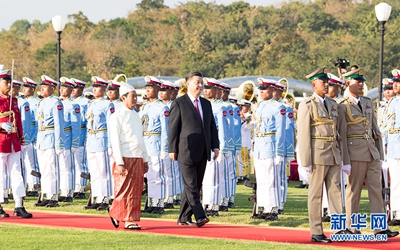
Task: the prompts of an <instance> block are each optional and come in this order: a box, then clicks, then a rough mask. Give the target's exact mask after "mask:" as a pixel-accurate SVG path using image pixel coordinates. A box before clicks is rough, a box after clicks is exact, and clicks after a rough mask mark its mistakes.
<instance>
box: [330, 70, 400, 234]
mask: <svg viewBox="0 0 400 250" xmlns="http://www.w3.org/2000/svg"><path fill="white" fill-rule="evenodd" d="M343 77H345V79H346V86H347V89H348V91H349V92H348V93H345V94H344V96H343V98H342V99H340V100H339V101H338V102H339V104H341V105H340V106H339V107H340V109H342V110H343V113H345V114H346V115H345V118H346V123H347V126H343V127H342V126H341V129H340V131H339V134H340V135H341V137H342V140H343V142H342V144H343V162H344V164H345V165H346V164H350V165H351V175H349V181H348V184H347V189H346V214H347V227H348V228H350V223H351V220H350V216H351V215H352V214H354V213H358V212H359V207H360V198H361V191H362V188H363V183H364V182H365V183H366V186H367V188H368V197H369V203H370V211H371V213H384V212H385V210H384V206H383V200H382V183H381V161H383V160H384V153H383V147H382V138H381V133H380V131H379V127H378V123H377V120H376V117H375V113H374V108H373V104H372V101H371V99H369V98H368V97H365V96H362V93H363V88H364V81H365V78H364V70H363V69H356V70H352V71H350V72H347V73H346V74H343ZM330 198H331V197H329V201H331V199H330ZM331 212H332V211H331ZM352 231H353V233H359V232H357V231H356V229H353V230H352ZM374 232H375V234H386V235H387V236H388V237H394V236H396V235H398V234H399V233H398V232H392V231H390V230H389V229H387V230H383V231H382V230H380V229H375V230H374Z"/></svg>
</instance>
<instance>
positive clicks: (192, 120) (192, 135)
mask: <svg viewBox="0 0 400 250" xmlns="http://www.w3.org/2000/svg"><path fill="white" fill-rule="evenodd" d="M199 100H200V103H201V107H202V110H203V121H201V118H200V117H199V115H198V114H197V111H196V108H195V107H194V105H193V103H192V101H191V100H190V98H189V96H188V95H187V94H185V95H183V96H181V97H179V98H177V99H176V100H175V101H174V102H172V105H171V109H170V114H169V121H168V152H169V153H177V154H178V161H179V162H184V163H192V162H199V161H200V160H201V159H202V157H203V156H204V153H206V155H207V159H208V160H210V159H211V150H212V149H214V148H219V141H218V132H217V128H216V125H215V120H214V116H213V113H212V108H211V103H210V102H209V101H208V100H206V99H204V98H202V97H199ZM204 150H206V152H204Z"/></svg>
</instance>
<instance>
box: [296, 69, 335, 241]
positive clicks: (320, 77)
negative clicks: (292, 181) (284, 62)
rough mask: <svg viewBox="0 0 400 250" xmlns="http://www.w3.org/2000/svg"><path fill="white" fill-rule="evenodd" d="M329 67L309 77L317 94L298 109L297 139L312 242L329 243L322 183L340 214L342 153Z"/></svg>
mask: <svg viewBox="0 0 400 250" xmlns="http://www.w3.org/2000/svg"><path fill="white" fill-rule="evenodd" d="M327 73H328V68H326V67H322V68H319V69H318V70H316V71H314V72H313V73H311V74H309V75H307V76H306V77H307V78H308V79H309V81H310V82H311V84H312V86H313V88H314V93H313V95H312V96H311V97H310V98H306V99H305V100H303V101H302V102H301V103H300V105H299V109H298V117H299V118H300V117H301V119H299V121H298V123H297V138H298V145H299V148H298V149H299V156H300V157H299V158H300V160H301V162H300V164H301V165H302V166H303V167H305V168H306V169H307V171H308V172H309V173H310V175H309V189H308V216H309V221H310V231H311V235H312V237H311V241H312V242H323V243H330V242H331V240H330V239H329V238H327V237H326V236H325V234H324V231H323V227H322V218H321V210H322V206H321V202H322V201H321V200H322V190H323V188H322V186H323V185H324V182H325V185H326V189H327V194H328V200H329V208H330V211H331V213H335V214H340V213H341V211H342V202H341V198H340V195H341V193H340V170H341V166H340V165H341V161H342V158H341V153H340V148H339V146H340V145H339V142H338V129H339V119H340V117H339V112H338V104H337V103H336V101H335V100H333V99H331V98H329V97H327V96H326V94H327V93H328V90H329V85H328V80H329V78H328V75H327Z"/></svg>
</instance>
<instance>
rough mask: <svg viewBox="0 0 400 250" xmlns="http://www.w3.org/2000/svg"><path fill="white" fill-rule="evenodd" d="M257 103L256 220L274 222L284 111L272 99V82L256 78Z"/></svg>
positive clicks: (255, 121)
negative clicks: (257, 86) (258, 102)
mask: <svg viewBox="0 0 400 250" xmlns="http://www.w3.org/2000/svg"><path fill="white" fill-rule="evenodd" d="M257 80H258V82H259V83H260V86H259V89H260V97H261V102H260V104H259V106H258V107H257V109H256V111H255V113H254V119H253V120H254V123H255V130H254V137H255V138H254V167H255V173H256V176H257V205H258V206H260V207H263V212H262V213H261V214H260V218H263V219H265V220H277V219H278V209H279V206H280V203H281V199H280V195H281V191H280V184H279V182H280V177H279V174H280V165H281V163H282V161H283V156H284V155H285V124H286V120H285V118H286V108H285V106H283V105H282V104H281V103H279V102H277V101H275V100H274V99H273V86H274V85H276V84H277V82H276V81H274V80H270V79H264V78H258V79H257Z"/></svg>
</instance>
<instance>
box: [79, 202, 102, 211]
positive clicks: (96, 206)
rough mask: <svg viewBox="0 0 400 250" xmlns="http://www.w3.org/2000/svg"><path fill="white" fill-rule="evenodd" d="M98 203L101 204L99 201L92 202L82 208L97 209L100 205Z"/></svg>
mask: <svg viewBox="0 0 400 250" xmlns="http://www.w3.org/2000/svg"><path fill="white" fill-rule="evenodd" d="M100 204H101V203H93V204H92V205H90V206H84V207H83V208H84V209H85V210H89V209H97V208H98V207H99V206H100Z"/></svg>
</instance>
